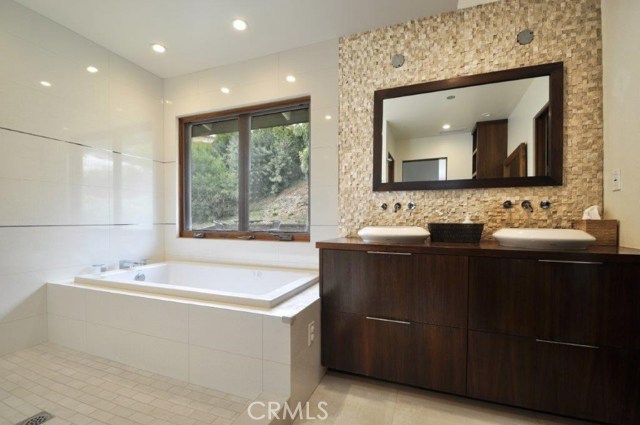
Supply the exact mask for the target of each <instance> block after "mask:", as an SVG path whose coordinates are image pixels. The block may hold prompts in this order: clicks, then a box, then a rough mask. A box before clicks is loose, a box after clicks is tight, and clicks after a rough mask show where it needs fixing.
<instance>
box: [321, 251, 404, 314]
mask: <svg viewBox="0 0 640 425" xmlns="http://www.w3.org/2000/svg"><path fill="white" fill-rule="evenodd" d="M414 266H415V261H414V259H413V257H412V255H411V254H408V255H401V254H393V253H392V254H370V253H367V252H364V251H339V250H322V306H323V308H330V309H331V310H337V311H342V312H346V313H357V314H364V315H367V314H369V315H372V316H377V317H384V318H387V319H398V320H408V319H410V313H409V310H410V305H411V299H412V296H411V289H412V286H413V280H414V279H416V274H415V271H414Z"/></svg>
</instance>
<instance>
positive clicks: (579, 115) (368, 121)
mask: <svg viewBox="0 0 640 425" xmlns="http://www.w3.org/2000/svg"><path fill="white" fill-rule="evenodd" d="M525 28H530V29H532V30H533V31H534V33H535V40H534V41H533V42H532V43H531V44H529V45H526V46H521V45H519V44H518V43H517V42H516V35H517V33H518V32H520V31H521V30H523V29H525ZM396 53H402V54H404V55H405V58H406V62H405V65H404V66H403V67H402V68H399V69H395V68H393V67H392V66H391V59H390V58H391V56H392V55H394V54H396ZM339 54H340V76H339V78H340V123H339V158H340V170H339V172H340V189H339V196H340V234H341V235H342V236H348V235H354V234H355V232H357V230H358V229H360V228H361V227H364V226H366V225H387V224H395V225H422V226H425V227H426V223H427V222H430V221H440V222H457V221H461V220H462V219H463V217H464V214H465V212H468V213H469V214H471V216H472V219H473V220H474V221H475V222H484V223H486V225H485V233H484V236H483V237H484V238H490V235H491V234H492V233H493V231H494V230H496V229H498V228H500V227H504V226H513V227H548V226H552V227H570V226H571V222H572V221H573V220H575V219H578V218H580V217H581V214H582V210H583V209H584V208H586V207H587V206H589V205H594V204H597V205H601V206H602V198H603V193H602V191H603V187H602V183H603V182H602V164H603V131H602V40H601V21H600V0H504V1H500V2H496V3H490V4H487V5H482V6H477V7H473V8H469V9H463V10H459V11H454V12H450V13H445V14H441V15H437V16H434V17H430V18H425V19H420V20H414V21H409V22H407V23H405V24H401V25H396V26H393V27H388V28H382V29H377V30H374V31H370V32H366V33H362V34H357V35H353V36H349V37H345V38H343V39H341V40H340V52H339ZM558 61H563V62H564V64H565V104H564V108H565V123H564V131H565V136H564V185H563V186H560V187H531V188H496V189H470V190H435V191H410V192H373V191H372V188H371V187H372V171H373V158H372V155H373V154H372V144H373V93H374V91H375V90H378V89H382V88H389V87H396V86H403V85H407V84H415V83H420V82H426V81H436V80H441V79H445V78H451V77H457V76H464V75H472V74H479V73H485V72H491V71H498V70H504V69H510V68H517V67H520V66H528V65H538V64H542V63H549V62H558ZM506 199H511V200H512V201H514V202H516V201H517V202H518V207H517V208H513V209H512V210H504V209H503V208H502V202H503V201H504V200H506ZM524 199H529V200H531V201H532V202H533V205H534V206H535V207H536V208H535V211H534V212H533V214H531V215H528V214H526V213H525V212H524V210H522V209H521V208H520V207H519V202H520V201H522V200H524ZM543 199H549V200H551V201H552V203H553V204H552V207H551V208H550V209H549V210H542V209H540V208H539V207H538V206H537V205H538V204H539V202H540V201H541V200H543ZM396 201H398V202H401V203H402V204H403V206H404V205H406V204H407V202H409V201H413V202H415V203H416V204H417V208H416V210H415V211H414V212H413V213H412V214H410V213H408V212H407V211H406V210H405V209H404V208H403V211H402V212H399V213H397V214H394V213H393V212H390V210H387V211H382V210H381V209H380V207H379V206H380V204H381V203H383V202H386V203H388V204H391V205H392V204H393V203H394V202H396Z"/></svg>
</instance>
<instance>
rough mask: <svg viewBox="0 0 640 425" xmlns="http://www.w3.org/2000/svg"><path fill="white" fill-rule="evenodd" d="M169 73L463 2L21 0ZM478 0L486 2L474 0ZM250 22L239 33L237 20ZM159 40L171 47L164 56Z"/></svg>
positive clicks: (132, 58)
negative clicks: (157, 46)
mask: <svg viewBox="0 0 640 425" xmlns="http://www.w3.org/2000/svg"><path fill="white" fill-rule="evenodd" d="M16 1H17V2H18V3H20V4H22V5H24V6H26V7H28V8H30V9H32V10H34V11H36V12H38V13H40V14H41V15H44V16H46V17H47V18H49V19H51V20H53V21H55V22H57V23H59V24H61V25H63V26H65V27H67V28H69V29H70V30H72V31H75V32H76V33H78V34H80V35H82V36H84V37H86V38H88V39H89V40H92V41H93V42H95V43H97V44H99V45H101V46H103V47H105V48H107V49H109V50H111V51H112V52H114V53H116V54H118V55H120V56H122V57H124V58H126V59H128V60H130V61H131V62H134V63H136V64H137V65H139V66H141V67H142V68H144V69H146V70H148V71H150V72H152V73H154V74H156V75H158V76H159V77H162V78H168V77H174V76H178V75H183V74H188V73H192V72H196V71H200V70H203V69H207V68H211V67H215V66H220V65H225V64H229V63H234V62H239V61H242V60H246V59H250V58H255V57H260V56H264V55H268V54H271V53H276V52H280V51H283V50H288V49H292V48H296V47H301V46H305V45H308V44H312V43H316V42H319V41H324V40H330V39H333V38H337V37H340V36H344V35H349V34H355V33H358V32H362V31H366V30H369V29H374V28H379V27H384V26H388V25H392V24H397V23H401V22H405V21H408V20H410V19H416V18H420V17H426V16H431V15H434V14H438V13H441V12H445V11H451V10H455V9H456V8H457V6H458V0H16ZM474 1H478V0H474ZM235 18H242V19H245V20H246V21H247V23H248V24H249V28H248V29H247V30H246V31H245V32H237V31H235V30H234V29H233V28H232V27H231V21H232V20H233V19H235ZM152 43H160V44H163V45H165V46H166V47H167V52H166V53H165V54H164V55H158V54H156V53H154V52H152V51H151V49H150V47H149V46H150V45H151V44H152Z"/></svg>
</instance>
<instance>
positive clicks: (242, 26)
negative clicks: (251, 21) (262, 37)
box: [233, 19, 247, 31]
mask: <svg viewBox="0 0 640 425" xmlns="http://www.w3.org/2000/svg"><path fill="white" fill-rule="evenodd" d="M233 27H234V28H235V29H237V30H238V31H244V30H246V29H247V23H246V22H245V21H243V20H242V19H235V20H234V21H233Z"/></svg>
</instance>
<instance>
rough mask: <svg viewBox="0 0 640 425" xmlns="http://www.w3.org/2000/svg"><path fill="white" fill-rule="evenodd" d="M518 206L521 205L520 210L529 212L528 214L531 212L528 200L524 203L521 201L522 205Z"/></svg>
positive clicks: (531, 208) (531, 207)
mask: <svg viewBox="0 0 640 425" xmlns="http://www.w3.org/2000/svg"><path fill="white" fill-rule="evenodd" d="M520 205H522V208H523V209H524V210H525V211H527V212H530V213H532V212H533V206H532V205H531V201H528V200H526V199H525V200H524V201H522V204H520Z"/></svg>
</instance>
